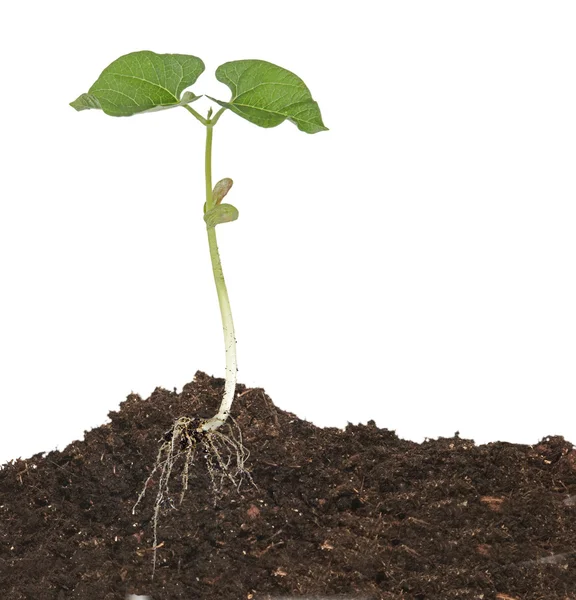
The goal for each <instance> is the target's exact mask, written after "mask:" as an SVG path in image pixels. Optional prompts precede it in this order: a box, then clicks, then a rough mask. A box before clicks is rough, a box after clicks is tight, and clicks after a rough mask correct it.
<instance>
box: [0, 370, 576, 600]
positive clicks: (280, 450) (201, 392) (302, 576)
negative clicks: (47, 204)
mask: <svg viewBox="0 0 576 600" xmlns="http://www.w3.org/2000/svg"><path fill="white" fill-rule="evenodd" d="M222 390H223V380H220V379H212V378H210V377H208V376H207V375H205V374H203V373H197V374H196V377H195V380H194V382H193V383H190V384H188V385H186V386H185V387H184V389H183V391H182V393H181V394H177V393H175V392H168V391H166V390H163V389H157V390H155V392H154V393H153V394H152V396H151V397H150V398H149V399H148V400H142V399H141V398H140V397H139V396H137V395H131V396H129V397H128V399H127V400H126V401H125V402H124V403H123V404H122V406H121V409H120V411H119V412H112V413H111V414H110V418H111V423H109V424H106V425H103V426H101V427H99V428H97V429H94V430H92V431H90V432H88V433H87V434H86V436H85V439H84V440H83V441H81V442H74V443H73V444H71V445H70V446H68V447H67V448H66V449H65V450H64V451H62V452H50V453H49V454H47V455H45V456H43V455H36V456H33V457H32V458H30V459H28V460H16V461H13V462H11V463H9V464H7V465H5V466H4V468H3V470H1V471H0V592H1V593H0V598H1V599H2V600H24V599H26V600H65V599H67V598H78V599H82V600H113V599H114V600H124V598H125V597H126V595H127V594H138V595H147V596H149V597H150V598H151V600H176V599H180V598H181V599H186V600H194V599H202V600H211V599H216V598H218V599H219V600H223V599H231V600H240V599H244V600H250V599H254V600H260V599H265V598H277V599H279V598H285V599H286V598H289V597H290V598H291V597H294V598H305V597H309V598H310V597H314V598H316V599H318V598H336V597H337V598H349V599H352V598H362V599H364V600H368V599H373V598H374V599H379V598H382V599H393V598H394V599H396V598H399V599H400V598H402V599H410V600H433V599H434V600H435V599H438V600H449V599H451V598H456V599H459V600H467V599H472V598H474V599H476V598H478V599H486V600H489V599H499V600H537V599H538V600H556V599H562V600H568V599H570V600H572V599H576V450H575V449H573V448H572V444H570V443H568V442H566V441H565V440H564V439H563V438H562V437H547V438H544V439H543V440H542V441H541V442H540V443H539V444H537V445H535V446H527V445H517V444H510V443H504V442H499V443H493V444H487V445H483V446H476V445H475V444H474V442H473V441H471V440H465V439H461V438H459V437H458V436H457V435H456V436H455V437H454V438H447V439H445V438H440V439H439V440H430V441H426V442H424V443H422V444H417V443H414V442H409V441H404V440H400V439H398V438H397V437H396V435H395V434H394V432H391V431H388V430H386V429H378V428H376V426H375V425H374V424H373V423H368V424H367V425H349V426H348V427H347V428H346V430H345V431H341V430H338V429H321V428H318V427H315V426H314V425H312V424H310V423H307V422H305V421H302V420H300V419H298V418H297V417H296V416H295V415H293V414H290V413H286V412H284V411H282V410H280V409H278V408H276V407H275V406H274V405H273V404H272V402H271V400H270V399H269V398H268V397H267V396H266V394H265V393H264V391H263V390H261V389H246V388H245V387H244V386H238V398H237V400H236V402H235V406H234V407H233V414H234V416H235V417H236V419H237V422H238V424H239V425H240V427H241V430H242V432H243V436H244V444H245V446H246V447H247V448H248V449H249V451H250V453H251V456H250V458H249V463H248V466H249V468H250V470H251V475H252V478H253V480H254V482H255V484H256V485H257V489H256V488H254V487H253V486H252V485H251V484H250V482H248V481H246V482H245V483H244V484H243V486H242V488H241V490H240V492H238V491H236V490H235V488H234V487H233V485H232V484H230V485H227V486H226V487H225V488H224V490H223V493H222V494H221V495H220V497H218V498H216V500H215V496H214V492H213V489H212V486H211V484H210V479H209V477H208V475H207V471H206V465H205V463H204V459H203V457H202V455H200V456H198V458H197V462H196V464H195V466H194V468H193V469H192V470H191V473H190V488H189V490H188V492H187V495H186V496H185V498H184V501H183V503H182V504H181V505H179V506H177V507H176V508H175V509H170V508H169V506H167V507H166V510H164V511H163V512H162V514H161V520H160V523H159V527H158V549H157V568H156V572H155V576H154V579H152V578H151V575H152V554H153V552H152V539H153V528H152V521H151V517H152V514H153V505H154V500H155V489H154V486H150V488H149V490H148V492H147V494H146V496H145V498H144V500H143V501H142V504H141V505H140V506H139V507H138V509H137V512H136V514H135V515H133V514H132V506H133V504H134V502H135V500H136V498H137V495H138V492H139V491H140V489H141V487H142V485H143V483H144V481H145V480H146V478H147V476H148V474H149V473H150V470H151V468H152V466H153V464H154V461H155V459H156V454H157V451H158V440H159V439H161V438H162V436H163V434H164V433H165V432H166V431H167V430H168V429H169V428H170V426H171V424H172V422H173V421H174V419H176V418H177V417H179V416H182V415H188V416H198V415H199V416H210V415H211V414H213V412H214V411H215V409H216V406H217V402H218V399H219V397H220V395H221V393H222ZM15 426H20V427H22V425H21V424H20V425H17V424H15ZM22 433H23V435H25V434H26V431H25V427H23V428H22ZM177 475H178V474H177V473H175V479H174V484H173V488H174V493H175V495H174V499H175V500H177V496H178V494H177V492H178V489H179V485H178V477H177Z"/></svg>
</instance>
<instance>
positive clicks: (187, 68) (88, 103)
mask: <svg viewBox="0 0 576 600" xmlns="http://www.w3.org/2000/svg"><path fill="white" fill-rule="evenodd" d="M203 71H204V63H203V62H202V61H201V60H200V59H199V58H197V57H196V56H189V55H186V54H156V53H155V52H150V51H148V50H143V51H141V52H132V53H130V54H126V55H124V56H121V57H120V58H118V59H117V60H115V61H114V62H113V63H112V64H110V65H108V66H107V67H106V68H105V69H104V71H102V73H101V74H100V77H98V79H97V80H96V81H95V83H94V84H93V85H92V87H91V88H90V89H89V90H88V93H87V94H82V95H81V96H79V97H78V98H77V99H76V100H74V102H71V103H70V106H72V107H73V108H75V109H76V110H86V109H89V108H96V109H102V110H103V111H104V112H105V113H106V114H107V115H112V116H114V117H127V116H130V115H134V114H136V113H140V112H146V111H153V110H162V109H165V108H172V107H174V106H182V105H183V104H189V103H190V102H194V101H195V100H197V99H198V98H199V96H196V95H195V94H193V93H192V92H185V93H184V94H183V95H182V96H181V94H182V92H183V91H184V90H185V89H186V88H187V87H190V86H191V85H192V84H193V83H195V82H196V80H197V79H198V77H199V76H200V75H201V73H202V72H203Z"/></svg>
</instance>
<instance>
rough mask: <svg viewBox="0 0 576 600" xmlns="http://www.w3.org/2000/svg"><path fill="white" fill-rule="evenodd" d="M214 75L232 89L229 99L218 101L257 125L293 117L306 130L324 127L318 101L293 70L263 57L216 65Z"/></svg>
mask: <svg viewBox="0 0 576 600" xmlns="http://www.w3.org/2000/svg"><path fill="white" fill-rule="evenodd" d="M216 79H218V81H221V82H222V83H225V84H226V85H227V86H228V87H229V88H230V91H231V92H232V99H231V100H230V101H229V102H222V101H221V100H216V99H215V98H211V97H210V96H209V98H210V99H211V100H214V102H218V104H220V106H223V107H224V108H228V109H230V110H231V111H232V112H235V113H236V114H237V115H239V116H241V117H243V118H244V119H246V120H248V121H250V122H251V123H254V124H256V125H259V126H260V127H276V126H277V125H280V123H282V121H284V120H285V119H288V120H289V121H292V123H294V124H295V125H296V126H297V127H298V129H300V130H301V131H305V132H306V133H317V132H318V131H326V130H327V129H328V128H327V127H325V126H324V123H323V122H322V116H321V115H320V109H319V108H318V104H317V103H316V102H315V101H314V100H313V99H312V95H311V94H310V90H309V89H308V88H307V87H306V85H305V84H304V82H303V81H302V80H301V79H300V78H299V77H298V76H296V75H294V73H291V72H290V71H287V70H286V69H283V68H282V67H278V66H276V65H273V64H272V63H269V62H266V61H264V60H236V61H232V62H227V63H224V64H223V65H220V66H219V67H218V69H216Z"/></svg>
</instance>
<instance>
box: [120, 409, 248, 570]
mask: <svg viewBox="0 0 576 600" xmlns="http://www.w3.org/2000/svg"><path fill="white" fill-rule="evenodd" d="M228 419H229V420H230V421H231V422H232V424H233V425H234V427H232V425H230V424H229V423H226V427H227V428H228V431H227V433H222V432H220V431H219V430H214V431H203V430H202V428H201V427H202V423H203V421H202V419H198V418H195V419H191V418H189V417H180V418H179V419H177V420H176V421H175V422H174V425H172V427H171V429H169V430H168V431H167V432H166V433H165V434H164V436H163V438H162V439H161V444H160V448H159V449H158V454H157V456H156V462H155V463H154V468H153V469H152V472H151V473H150V475H149V476H148V479H146V482H145V483H144V487H143V488H142V491H141V492H140V494H139V495H138V499H137V500H136V503H135V504H134V506H133V508H132V514H134V513H135V512H136V507H137V506H138V504H140V501H141V500H142V499H143V498H144V496H145V495H146V490H147V489H148V488H149V487H150V486H152V485H153V484H154V479H153V477H154V475H155V474H156V473H157V472H158V471H159V472H160V476H159V480H158V491H157V492H156V500H155V502H154V514H153V518H152V529H153V541H152V578H154V572H155V570H156V550H157V548H158V547H159V545H158V521H159V517H160V513H161V511H162V510H170V509H175V508H176V506H175V504H174V501H173V499H172V496H171V493H170V479H171V476H172V471H173V469H174V466H175V464H176V462H177V461H178V460H180V459H181V460H182V461H183V464H182V468H181V475H180V482H181V488H182V489H181V491H180V495H179V499H178V504H179V505H180V504H182V501H183V500H184V496H185V494H186V491H187V490H188V483H189V474H190V465H191V464H192V463H193V462H194V460H195V458H196V453H197V452H198V451H200V453H201V455H202V458H203V459H204V461H205V463H206V469H207V471H208V475H209V477H210V481H211V484H212V492H213V498H214V504H216V502H217V501H218V499H219V498H220V497H222V495H223V494H224V487H225V486H224V484H225V482H226V480H228V481H229V482H230V483H232V485H233V486H234V487H235V488H236V490H237V491H239V490H240V487H241V486H242V482H243V481H244V480H245V479H247V480H248V481H249V482H250V483H251V484H252V485H253V486H254V487H256V484H255V483H254V481H253V479H252V476H251V475H250V472H249V471H248V470H247V469H246V467H245V465H246V461H247V460H248V457H249V456H250V452H249V451H248V449H247V448H246V447H245V446H244V445H243V443H242V432H241V431H240V428H239V426H238V424H237V423H236V421H234V419H232V417H228Z"/></svg>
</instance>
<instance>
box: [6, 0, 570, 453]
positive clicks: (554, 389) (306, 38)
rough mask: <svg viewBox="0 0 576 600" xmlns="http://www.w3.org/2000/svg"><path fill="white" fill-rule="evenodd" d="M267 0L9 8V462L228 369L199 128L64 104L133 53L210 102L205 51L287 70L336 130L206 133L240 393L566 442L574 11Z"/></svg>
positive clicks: (210, 67)
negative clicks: (174, 68) (228, 218)
mask: <svg viewBox="0 0 576 600" xmlns="http://www.w3.org/2000/svg"><path fill="white" fill-rule="evenodd" d="M280 6H281V5H277V4H274V3H270V2H269V1H266V2H264V1H262V2H260V1H258V2H250V1H247V2H230V1H228V2H226V1H224V2H216V3H210V2H191V1H189V2H183V1H178V2H168V1H166V2H162V3H159V2H154V3H152V2H146V1H143V0H138V1H137V2H136V1H128V0H123V1H122V2H117V1H114V2H111V1H101V2H98V3H94V4H86V3H78V2H64V1H61V2H39V1H36V2H26V3H24V2H19V3H17V2H5V3H2V7H1V8H0V48H1V56H2V70H1V78H0V99H1V112H0V132H1V134H0V135H1V141H0V152H1V162H0V164H1V177H0V286H1V290H0V291H1V293H0V402H1V416H0V462H4V461H6V460H9V459H12V458H16V457H18V456H22V457H26V456H29V455H31V454H32V453H35V452H39V451H47V450H50V449H53V448H55V447H58V448H60V449H62V448H64V446H65V445H66V444H68V443H69V442H71V441H72V440H74V439H78V438H81V437H82V436H83V432H84V430H86V429H90V428H92V427H96V426H99V425H100V424H102V423H104V422H106V420H107V413H108V411H110V410H115V409H117V408H118V406H119V403H120V402H121V401H122V400H123V399H124V398H125V396H126V395H127V394H129V393H130V392H131V391H135V392H138V393H140V394H141V395H142V396H143V397H147V396H148V395H149V394H150V393H151V392H152V391H153V389H154V388H155V387H156V386H163V387H166V388H168V389H172V388H173V387H177V388H178V390H180V389H181V388H182V386H183V385H184V384H185V383H186V382H188V381H190V380H191V379H192V378H193V376H194V373H195V372H196V370H203V371H205V372H207V373H209V374H214V375H216V376H223V373H224V350H223V344H222V331H221V326H220V316H219V311H218V305H217V300H216V293H215V289H214V283H213V280H212V274H211V270H210V262H209V255H208V248H207V240H206V233H205V227H204V223H203V220H202V204H203V186H204V182H203V162H202V161H203V150H204V131H203V128H202V126H201V125H200V124H199V123H198V122H197V121H196V120H195V119H193V118H192V117H191V115H189V114H188V113H187V112H186V111H185V110H184V109H179V108H178V109H174V110H169V111H164V112H159V113H153V114H146V115H139V116H136V117H132V118H121V119H118V118H111V117H107V116H106V115H104V114H103V113H101V112H97V111H87V112H82V113H78V112H75V111H74V110H73V109H72V108H70V107H69V106H68V103H69V102H70V101H72V100H74V99H75V98H76V97H77V96H78V95H79V94H80V93H82V92H85V91H87V90H88V88H89V87H90V85H91V84H92V83H93V81H94V80H95V79H96V78H97V77H98V75H99V74H100V72H101V71H102V69H103V68H104V67H106V66H107V65H108V64H109V63H110V62H112V61H113V60H114V59H116V58H117V57H119V56H121V55H123V54H126V53H128V52H131V51H135V50H144V49H148V50H154V51H156V52H160V53H164V52H175V53H184V54H193V55H196V56H199V57H201V58H202V59H203V60H204V61H205V63H206V67H207V69H206V72H205V73H204V74H203V75H202V76H201V78H200V79H199V81H198V82H197V84H195V86H194V87H193V88H192V89H193V91H195V92H196V93H199V94H200V93H204V94H209V95H212V96H216V97H219V98H221V99H224V100H227V99H228V98H229V90H228V88H226V87H225V86H224V85H222V84H220V83H218V82H217V81H216V79H215V78H214V71H215V69H216V67H217V66H218V65H220V64H221V63H223V62H226V61H229V60H237V59H243V58H261V59H264V60H268V61H270V62H273V63H276V64H278V65H281V66H283V67H285V68H288V69H290V70H291V71H293V72H295V73H296V74H298V75H299V76H300V77H301V78H302V79H303V80H304V81H305V82H306V83H307V85H308V86H309V88H310V89H311V91H312V94H313V96H314V98H315V99H316V100H317V101H318V103H319V105H320V107H321V110H322V114H323V118H324V122H325V123H326V125H327V126H328V127H329V128H330V131H329V132H325V133H319V134H316V135H307V134H305V133H302V132H300V131H298V130H297V129H296V127H294V126H293V125H292V124H291V123H287V122H286V123H284V124H282V125H281V126H279V127H277V128H274V129H268V130H266V129H261V128H258V127H256V126H254V125H252V124H250V123H248V122H246V121H243V120H242V119H241V118H239V117H237V116H236V115H233V114H231V113H227V114H225V115H224V116H223V117H222V119H221V120H220V122H219V123H218V125H217V127H216V129H215V137H214V159H213V160H214V162H213V164H214V181H217V180H218V179H220V178H221V177H232V178H233V179H234V181H235V185H234V188H233V190H232V192H231V193H230V196H229V199H230V202H232V203H233V204H234V205H236V206H237V207H238V208H239V210H240V219H239V220H238V221H237V222H235V223H233V224H226V225H222V226H221V227H219V228H218V235H219V244H220V250H221V255H222V261H223V265H224V270H225V275H226V278H227V283H228V286H229V292H230V297H231V301H232V309H233V313H234V317H235V323H236V332H237V339H238V355H239V368H240V371H239V381H240V382H242V383H245V384H247V385H248V386H251V387H264V388H265V389H266V391H267V392H268V394H269V395H270V396H271V397H272V399H273V400H274V402H275V403H276V404H277V405H278V406H280V407H281V408H283V409H286V410H290V411H292V412H294V413H296V414H297V415H298V416H300V417H302V418H306V419H308V420H310V421H313V422H314V423H316V424H318V425H333V426H339V427H342V426H345V424H346V423H347V422H348V421H350V422H355V423H356V422H366V421H367V420H369V419H375V420H376V422H377V424H378V426H380V427H386V428H389V429H394V430H396V431H397V433H398V435H400V436H401V437H405V438H409V439H412V440H416V441H421V440H423V439H424V437H429V438H434V437H438V436H451V435H453V434H454V432H455V431H459V432H460V435H461V436H462V437H468V438H473V439H475V440H476V442H477V443H485V442H489V441H495V440H504V441H509V442H522V443H528V444H533V443H536V442H537V441H538V440H539V439H540V438H542V437H544V436H546V435H557V434H559V435H564V436H565V437H566V438H567V439H568V440H570V441H572V442H576V419H575V418H574V416H575V412H576V411H575V410H574V406H575V402H576V375H575V373H576V371H575V365H576V316H575V314H576V310H575V308H576V284H575V267H576V234H575V232H576V209H575V201H576V179H575V175H574V173H575V159H576V141H575V140H576V109H575V107H576V77H575V73H576V64H575V63H576V36H574V31H575V28H576V9H575V8H574V3H573V2H561V1H557V2H530V1H526V0H524V1H522V2H506V1H505V0H497V1H484V2H462V1H461V0H458V1H453V2H447V1H434V2H430V1H428V0H427V1H422V2H414V1H403V2H372V1H365V0H357V1H356V2H354V3H338V2H311V1H310V0H296V1H295V0H293V1H292V2H290V3H289V5H282V8H281V7H280ZM194 106H195V108H197V109H202V111H203V112H204V111H205V110H207V108H208V106H209V102H208V101H206V100H201V101H199V102H198V103H196V104H195V105H194Z"/></svg>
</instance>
